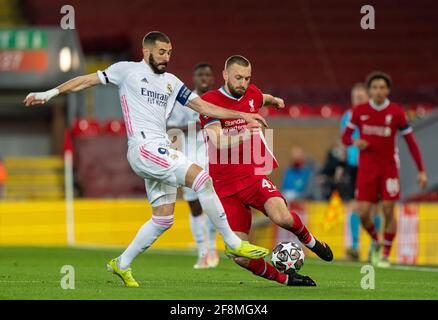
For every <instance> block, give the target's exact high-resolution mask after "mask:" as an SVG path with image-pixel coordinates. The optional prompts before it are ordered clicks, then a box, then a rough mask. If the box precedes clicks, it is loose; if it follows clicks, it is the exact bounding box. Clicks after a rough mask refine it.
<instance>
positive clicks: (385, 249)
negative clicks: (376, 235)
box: [383, 232, 395, 257]
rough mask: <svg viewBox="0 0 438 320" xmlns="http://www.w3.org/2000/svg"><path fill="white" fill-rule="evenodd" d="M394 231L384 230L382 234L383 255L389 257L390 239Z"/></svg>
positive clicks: (392, 237) (392, 238)
mask: <svg viewBox="0 0 438 320" xmlns="http://www.w3.org/2000/svg"><path fill="white" fill-rule="evenodd" d="M394 237H395V233H390V232H385V233H384V234H383V256H384V257H389V253H390V252H391V247H392V240H394Z"/></svg>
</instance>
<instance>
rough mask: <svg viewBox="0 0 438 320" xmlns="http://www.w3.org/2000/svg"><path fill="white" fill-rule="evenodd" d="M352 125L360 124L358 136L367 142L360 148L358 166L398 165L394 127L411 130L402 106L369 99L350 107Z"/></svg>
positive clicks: (403, 131)
mask: <svg viewBox="0 0 438 320" xmlns="http://www.w3.org/2000/svg"><path fill="white" fill-rule="evenodd" d="M348 126H349V127H351V128H352V129H354V128H359V132H360V138H361V139H364V140H366V141H367V142H368V143H369V146H368V147H367V148H365V149H364V150H362V151H361V152H360V156H359V167H362V168H363V167H372V168H373V169H382V170H384V168H385V167H387V166H396V167H398V165H399V160H398V151H397V146H396V136H397V130H401V132H402V134H408V133H410V132H412V128H411V127H410V126H409V124H408V121H407V119H406V114H405V112H404V111H403V109H402V108H401V107H400V106H399V105H398V104H395V103H393V102H390V101H389V100H386V101H385V102H384V103H383V104H382V105H381V106H377V105H375V104H374V103H373V102H372V101H371V100H370V102H368V103H365V104H362V105H358V106H357V107H356V108H354V109H353V114H352V116H351V120H350V123H349V124H348Z"/></svg>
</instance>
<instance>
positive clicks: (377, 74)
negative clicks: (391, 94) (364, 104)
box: [366, 71, 392, 89]
mask: <svg viewBox="0 0 438 320" xmlns="http://www.w3.org/2000/svg"><path fill="white" fill-rule="evenodd" d="M374 80H384V81H385V82H386V85H387V86H388V88H391V86H392V80H391V77H390V75H389V74H387V73H384V72H381V71H373V72H371V73H370V74H369V75H368V76H367V80H366V83H367V87H368V89H369V88H370V87H371V83H372V82H373V81H374Z"/></svg>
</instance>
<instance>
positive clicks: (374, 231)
mask: <svg viewBox="0 0 438 320" xmlns="http://www.w3.org/2000/svg"><path fill="white" fill-rule="evenodd" d="M365 230H366V231H367V232H368V233H369V235H370V236H371V238H373V240H374V241H376V242H379V233H378V232H377V229H376V225H375V224H374V223H373V224H371V225H370V226H369V227H365Z"/></svg>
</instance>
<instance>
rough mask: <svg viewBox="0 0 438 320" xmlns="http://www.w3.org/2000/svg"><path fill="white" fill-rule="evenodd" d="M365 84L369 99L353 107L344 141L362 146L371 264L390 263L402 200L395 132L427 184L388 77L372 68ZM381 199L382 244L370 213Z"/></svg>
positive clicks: (362, 210) (360, 183) (361, 189)
mask: <svg viewBox="0 0 438 320" xmlns="http://www.w3.org/2000/svg"><path fill="white" fill-rule="evenodd" d="M366 83H367V87H368V92H369V95H370V100H369V102H367V103H364V104H361V105H358V106H357V107H356V108H354V109H353V113H352V116H351V119H350V121H349V122H348V124H347V128H346V129H345V131H344V134H343V136H342V141H343V142H344V144H346V145H352V144H353V145H355V146H357V147H358V148H359V149H360V156H359V169H358V174H357V184H356V187H357V191H356V200H357V201H358V207H359V214H360V217H361V222H362V225H363V227H364V228H365V229H366V230H367V232H368V233H369V234H370V236H371V238H372V239H373V242H374V250H373V254H372V259H371V262H372V263H373V264H374V265H377V266H380V267H389V266H390V264H389V260H388V257H389V254H390V251H391V247H392V242H393V240H394V237H395V234H396V230H397V224H396V219H395V216H394V204H395V201H397V200H399V198H400V181H399V172H398V170H399V158H398V151H397V147H396V136H397V130H400V132H401V134H402V135H403V136H404V138H405V140H406V143H407V144H408V147H409V151H410V152H411V155H412V157H413V159H414V161H415V163H416V165H417V169H418V183H419V185H420V187H421V188H425V187H426V185H427V176H426V172H425V169H424V165H423V161H422V159H421V154H420V150H419V148H418V145H417V143H416V141H415V138H414V135H413V133H412V131H413V130H412V128H411V126H410V125H409V124H408V122H407V119H406V115H405V113H404V111H403V109H402V108H401V107H400V106H399V105H398V104H396V103H394V102H391V101H389V100H388V96H389V93H390V89H391V86H392V82H391V78H390V76H389V75H387V74H385V73H382V72H373V73H371V74H370V75H369V76H368V77H367V82H366ZM355 129H359V133H360V137H359V138H357V139H352V137H351V136H352V134H353V133H354V130H355ZM379 200H382V210H383V214H384V217H385V222H384V228H383V230H384V234H383V242H382V243H381V241H380V238H379V234H378V232H377V229H376V226H375V224H374V222H373V219H372V212H371V208H372V204H374V203H377V202H378V201H379Z"/></svg>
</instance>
